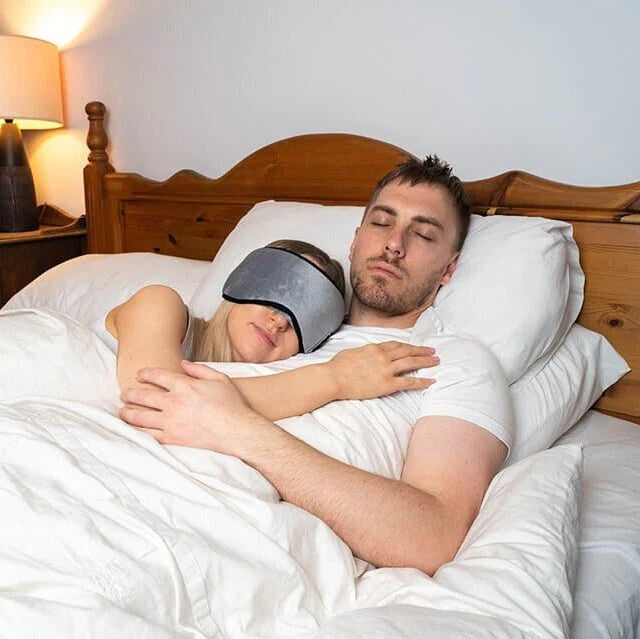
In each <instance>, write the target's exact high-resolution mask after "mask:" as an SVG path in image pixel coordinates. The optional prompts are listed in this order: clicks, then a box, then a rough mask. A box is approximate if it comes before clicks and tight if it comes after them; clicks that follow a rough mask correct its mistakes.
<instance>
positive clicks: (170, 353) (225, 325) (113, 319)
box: [103, 240, 435, 420]
mask: <svg viewBox="0 0 640 639" xmlns="http://www.w3.org/2000/svg"><path fill="white" fill-rule="evenodd" d="M267 248H270V249H279V250H281V251H284V252H286V253H287V254H289V255H290V254H295V255H297V256H299V258H303V261H304V264H303V263H302V262H300V266H301V268H302V269H303V270H304V269H306V270H307V275H310V276H311V277H312V278H313V271H317V270H318V269H320V270H321V271H322V272H323V273H324V275H325V278H320V279H321V280H322V279H326V278H328V279H329V280H330V281H331V282H332V283H333V285H334V287H336V288H337V289H338V290H339V291H340V295H339V296H338V298H339V300H340V305H341V306H340V308H341V309H342V312H341V313H340V314H338V315H336V313H335V311H334V313H333V315H332V316H331V318H328V319H327V318H325V326H323V327H320V333H318V330H316V329H317V328H318V327H316V326H311V327H310V329H309V330H307V331H306V332H303V331H305V329H307V328H308V327H307V326H302V327H301V326H300V325H299V324H300V322H298V321H296V317H295V315H294V316H292V315H291V314H289V313H287V312H284V311H283V310H282V309H281V310H278V309H276V308H274V307H273V306H272V305H269V302H264V301H263V302H261V303H255V304H254V303H247V299H249V298H246V297H245V298H244V299H243V300H242V302H243V303H234V302H231V301H228V300H229V299H235V298H233V297H230V296H228V295H226V294H225V297H227V299H225V300H223V301H222V302H221V303H220V305H219V307H218V309H217V310H216V312H215V313H214V315H213V316H212V318H211V319H210V320H208V321H205V320H203V319H201V318H196V317H193V316H192V315H191V313H190V311H189V309H188V308H187V307H186V306H185V304H184V302H183V301H182V299H181V297H180V295H179V294H178V293H177V292H176V291H174V290H173V289H171V288H169V287H166V286H147V287H145V288H142V289H140V290H139V291H138V292H137V293H135V294H134V295H132V296H131V297H130V298H129V299H128V300H127V301H126V302H124V303H123V304H121V305H119V306H117V307H115V308H114V309H112V310H111V311H110V312H109V313H108V315H107V316H106V318H105V329H106V334H105V335H103V338H104V339H105V341H106V342H107V343H108V344H109V345H110V346H111V348H112V350H114V351H116V350H117V375H118V383H119V385H120V388H121V389H122V390H124V389H125V388H135V387H146V386H148V385H147V384H145V383H141V382H138V381H137V379H136V374H137V371H138V370H139V369H140V368H143V367H149V366H150V367H160V368H165V369H168V370H170V371H173V372H179V373H182V372H183V370H182V367H181V361H182V360H183V359H194V360H196V361H218V362H227V361H240V362H255V363H266V362H271V361H275V360H281V359H286V358H288V357H291V356H293V355H295V354H296V353H298V352H300V351H301V350H304V351H305V352H309V348H308V345H305V344H303V343H302V340H303V339H307V338H308V337H309V334H310V333H313V332H314V331H315V332H316V333H317V334H319V335H321V336H325V337H326V336H328V334H329V333H331V332H335V330H337V329H338V328H339V325H340V322H341V321H342V319H343V315H344V300H343V298H344V288H345V284H344V274H343V271H342V267H341V266H340V264H339V263H338V262H337V261H336V260H332V259H331V258H330V257H329V256H328V255H327V254H326V253H325V252H324V251H322V250H320V249H319V248H317V247H315V246H313V245H312V244H308V243H307V242H300V241H295V240H280V241H278V242H273V243H271V244H269V245H268V247H267ZM254 253H259V251H256V252H254ZM263 253H264V251H263ZM267 253H269V252H267ZM293 261H294V262H295V261H296V260H293ZM298 261H299V260H298ZM309 262H310V263H312V264H313V265H314V268H313V269H311V268H309V266H308V263H309ZM276 265H277V263H276ZM288 265H289V267H290V266H291V264H290V263H289V264H288ZM293 266H294V267H295V264H294V265H293ZM238 268H239V269H240V267H238ZM271 268H272V269H273V268H275V267H274V266H273V265H271ZM280 268H281V269H282V268H284V266H281V267H280ZM236 271H238V269H236ZM236 271H234V273H236ZM232 275H233V274H232ZM258 275H259V276H262V275H263V273H258ZM282 275H283V274H282V273H278V272H276V273H274V274H273V276H274V277H275V278H277V277H278V276H282ZM303 275H304V273H303ZM236 279H237V278H236ZM257 279H258V287H260V286H267V287H268V285H269V281H268V278H266V279H265V278H263V280H261V279H260V277H258V278H257ZM316 279H317V278H316ZM231 280H232V277H231V276H230V278H229V279H228V280H227V284H229V283H230V281H231ZM245 280H246V278H245ZM262 281H264V282H265V284H262ZM253 283H254V284H255V282H253ZM321 283H322V282H320V284H321ZM227 284H225V291H226V290H227ZM303 284H306V282H303ZM297 285H298V289H296V288H295V286H296V280H294V282H293V285H292V286H290V287H289V288H290V289H291V290H290V291H289V293H290V294H291V295H294V296H295V295H299V296H305V294H306V295H307V298H305V300H306V303H305V306H304V310H303V311H302V312H303V314H304V312H305V311H307V312H310V314H309V317H312V318H313V317H317V316H320V315H322V313H323V312H325V310H326V307H327V305H328V304H327V303H328V300H327V296H330V295H331V291H330V290H327V289H326V288H325V289H322V288H321V289H320V291H323V293H322V294H321V295H316V296H315V297H314V296H313V295H310V296H309V295H308V293H309V292H308V291H306V290H303V289H304V286H303V285H302V284H300V283H298V284H297ZM254 288H255V287H254ZM280 288H282V287H280ZM236 290H237V287H236V288H234V287H233V286H231V287H230V288H229V291H230V292H231V293H235V292H236ZM334 294H335V293H334ZM257 297H258V298H260V296H259V295H258V296H257ZM252 299H255V297H254V298H252ZM263 299H264V298H263ZM314 305H315V307H314ZM298 319H300V318H298ZM327 321H330V322H332V324H331V325H330V326H329V327H328V328H327V326H326V322H327ZM308 323H309V320H308V319H307V324H308ZM323 330H324V332H322V331H323ZM316 342H317V338H316V341H315V342H314V341H313V339H311V342H310V343H311V345H312V346H313V345H315V343H316ZM432 355H433V350H432V349H428V348H423V347H416V346H411V345H408V344H400V343H397V342H388V343H385V344H382V345H368V346H364V347H360V348H355V349H349V350H346V351H343V352H342V353H339V354H338V355H336V356H335V357H334V358H333V359H332V360H330V361H329V362H326V363H323V364H314V365H309V366H303V367H300V368H298V369H295V370H292V371H287V372H284V373H279V374H276V375H269V376H263V377H251V378H234V379H233V383H234V384H235V385H236V387H237V388H238V389H239V390H240V392H241V393H242V395H243V396H244V397H245V399H246V400H247V402H248V403H249V404H250V405H251V407H252V408H253V409H254V410H256V411H257V412H259V413H261V414H263V415H264V416H265V417H267V418H269V419H271V420H277V419H282V418H284V417H291V416H293V415H300V414H302V413H305V412H308V411H311V410H313V409H315V408H318V407H319V406H322V405H324V404H326V403H328V402H330V401H333V400H336V399H366V398H370V397H379V396H382V395H387V394H390V393H394V392H397V391H399V390H409V389H417V388H427V387H428V386H429V385H430V384H432V383H433V380H425V379H420V378H417V377H407V376H401V375H402V373H406V372H409V371H411V370H416V369H418V368H424V367H427V366H432V365H434V363H435V361H434V360H433V358H432V357H431V356H432Z"/></svg>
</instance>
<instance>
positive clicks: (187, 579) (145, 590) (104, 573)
mask: <svg viewBox="0 0 640 639" xmlns="http://www.w3.org/2000/svg"><path fill="white" fill-rule="evenodd" d="M117 404H118V402H117V386H116V384H115V357H114V356H113V354H112V353H111V352H110V351H109V350H108V349H107V348H106V346H104V345H103V344H102V343H101V342H100V340H99V338H98V337H97V336H95V335H94V334H93V333H91V332H90V331H88V330H87V329H85V328H84V327H82V326H81V325H80V324H78V323H77V322H75V321H74V320H71V319H70V318H68V317H66V316H64V315H61V314H58V313H49V312H46V311H29V310H23V311H5V312H0V495H1V497H0V499H1V501H0V508H1V509H0V513H1V514H0V636H2V637H33V636H46V637H65V638H68V637H89V636H90V637H95V638H100V637H122V638H124V639H127V638H129V637H131V638H134V637H135V638H136V639H138V638H143V637H150V638H151V637H153V638H154V639H156V638H161V637H172V638H176V637H232V638H235V637H269V638H279V637H283V638H285V637H296V638H306V637H323V638H325V637H332V638H333V637H345V638H347V637H349V638H353V637H362V638H363V639H364V638H365V637H367V638H370V637H390V636H393V637H407V638H408V637H455V636H471V635H473V636H474V637H562V636H567V633H568V628H569V624H570V620H571V612H572V600H571V588H572V585H573V579H574V576H575V569H576V557H577V553H576V543H577V518H578V513H577V503H578V495H579V490H580V473H581V465H582V451H581V448H580V447H579V446H575V445H572V446H564V447H560V448H556V449H553V450H549V451H545V452H544V453H540V454H538V455H534V456H532V457H530V458H527V459H525V460H523V461H522V462H519V463H518V464H515V465H514V466H511V467H509V468H507V469H506V470H504V471H502V472H501V473H500V474H499V475H498V476H497V477H496V478H495V479H494V482H493V483H492V485H491V487H490V488H489V490H488V492H487V495H486V496H485V500H484V502H483V506H482V509H481V512H480V514H479V516H478V518H477V519H476V521H475V523H474V525H473V526H472V528H471V530H470V532H469V535H468V536H467V538H466V539H465V541H464V542H463V545H462V547H461V549H460V551H459V552H458V555H457V556H456V558H455V560H454V561H453V562H451V563H449V564H446V565H445V566H443V567H442V568H441V569H440V570H439V571H438V572H437V573H436V575H435V576H434V578H429V577H427V576H426V575H424V574H423V573H421V572H420V571H418V570H414V569H408V568H404V569H391V568H380V569H376V568H374V567H373V566H368V565H367V564H366V563H365V562H362V561H361V560H359V559H355V558H354V557H353V555H352V554H351V552H350V550H349V548H348V547H347V546H346V545H345V544H344V542H342V540H341V539H340V538H339V537H337V536H336V535H335V534H334V532H333V531H332V530H331V529H330V528H329V527H328V526H327V525H326V524H324V522H323V521H321V520H320V519H318V518H317V517H315V516H313V515H311V514H310V513H307V512H306V511H304V510H302V509H300V508H298V507H296V506H294V505H292V504H289V503H286V502H282V501H280V500H279V496H278V493H277V491H276V490H275V489H274V487H273V486H272V485H271V484H270V483H269V482H268V481H267V480H266V479H265V478H264V477H263V476H262V475H260V473H258V472H257V471H255V470H254V469H253V468H251V467H249V466H247V465H246V464H244V463H243V462H241V461H240V460H238V459H236V458H234V457H229V456H225V455H221V454H218V453H215V452H211V451H203V450H197V449H188V448H180V447H163V446H160V445H159V444H158V443H157V442H155V440H153V439H152V438H151V437H150V436H148V435H147V434H144V433H141V432H138V431H137V430H135V429H132V428H130V427H129V426H127V425H126V424H125V423H123V422H122V421H121V420H119V419H118V418H117V417H115V416H114V414H115V410H116V407H117ZM311 418H313V419H317V421H318V425H319V427H321V426H322V415H321V414H320V413H318V415H316V414H313V415H312V416H311ZM333 428H335V424H333ZM365 448H366V446H365ZM365 455H366V451H365Z"/></svg>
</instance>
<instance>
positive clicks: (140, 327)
mask: <svg viewBox="0 0 640 639" xmlns="http://www.w3.org/2000/svg"><path fill="white" fill-rule="evenodd" d="M105 325H106V327H107V330H109V332H110V333H111V334H112V335H113V336H114V337H115V338H116V339H117V340H118V359H117V376H118V384H119V386H120V390H124V389H125V388H145V387H146V388H148V387H149V384H146V383H143V382H138V381H137V380H136V374H137V372H138V370H140V369H141V368H144V367H145V366H153V367H161V368H166V369H168V370H171V371H174V372H182V369H181V368H180V360H181V359H182V349H181V343H182V340H183V338H184V333H185V331H186V329H187V311H186V307H185V305H184V302H183V301H182V298H181V297H180V295H178V293H176V291H174V290H173V289H172V288H169V287H168V286H145V287H144V288H142V289H140V290H139V291H138V292H136V293H135V294H134V295H132V296H131V297H130V298H129V299H128V300H127V301H126V302H124V304H121V305H120V306H116V307H115V308H114V309H112V310H111V311H110V312H109V314H108V315H107V317H106V319H105Z"/></svg>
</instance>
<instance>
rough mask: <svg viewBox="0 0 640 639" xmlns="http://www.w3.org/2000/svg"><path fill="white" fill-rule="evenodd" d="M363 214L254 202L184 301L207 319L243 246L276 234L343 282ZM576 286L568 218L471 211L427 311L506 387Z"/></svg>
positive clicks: (555, 339)
mask: <svg viewBox="0 0 640 639" xmlns="http://www.w3.org/2000/svg"><path fill="white" fill-rule="evenodd" d="M363 211H364V207H356V206H323V205H320V204H309V203H299V202H274V201H268V202H261V203H259V204H256V206H254V207H253V208H252V209H251V210H250V211H249V212H248V213H247V214H246V215H245V216H244V217H243V218H242V219H241V220H240V222H239V223H238V225H237V226H236V228H235V229H234V230H233V231H232V232H231V234H230V235H229V236H228V237H227V238H226V240H225V241H224V243H223V245H222V247H221V248H220V250H219V252H218V254H217V255H216V256H215V258H214V260H213V262H212V264H211V268H210V269H209V271H208V273H207V275H206V276H205V277H204V278H203V280H202V281H201V282H200V285H199V286H198V288H197V289H196V291H195V293H194V295H193V297H192V298H191V301H190V306H191V307H192V308H193V309H194V311H195V312H196V314H197V315H200V316H202V317H209V316H210V315H211V314H212V313H213V311H214V310H215V308H216V307H217V305H218V303H219V302H220V297H221V293H222V286H223V284H224V281H225V279H226V278H227V276H228V275H229V273H230V272H231V271H232V270H233V269H234V268H235V267H236V266H237V265H238V264H239V263H240V261H241V260H242V259H243V258H244V257H245V256H246V255H247V254H248V253H249V252H250V251H252V250H254V249H256V248H258V247H260V246H264V245H265V244H267V243H269V242H271V241H273V240H277V239H284V238H288V239H296V240H306V241H308V242H312V243H313V244H315V245H317V246H318V247H320V248H321V249H323V250H324V251H326V252H327V253H328V254H329V255H330V256H331V257H333V258H336V259H337V260H339V261H340V263H341V264H342V266H343V268H344V269H345V273H346V274H347V280H348V279H349V278H348V273H349V260H348V253H349V245H350V243H351V240H352V238H353V234H354V232H355V229H356V227H357V226H358V225H359V224H360V220H361V219H362V214H363ZM583 288H584V275H583V273H582V270H581V268H580V263H579V256H578V247H577V245H576V244H575V242H574V241H573V238H572V227H571V225H570V224H568V223H566V222H561V221H556V220H547V219H544V218H531V217H519V216H502V215H498V216H495V217H489V218H483V217H482V216H479V215H473V216H472V220H471V224H470V228H469V234H468V236H467V240H466V242H465V246H464V248H463V251H462V256H461V259H460V263H459V266H458V270H457V272H456V273H455V275H454V277H453V280H452V282H451V284H449V285H448V286H445V287H443V288H442V289H441V290H440V292H439V293H438V295H437V296H436V299H435V302H434V310H435V311H436V313H437V314H438V315H439V316H440V318H441V319H442V320H443V321H444V323H445V325H446V326H447V328H449V327H450V326H451V327H453V328H454V329H458V330H459V331H460V332H462V333H465V334H467V335H471V336H472V337H474V338H476V339H477V340H478V341H480V342H482V343H483V344H485V345H487V346H488V347H489V348H490V349H491V350H492V351H493V353H494V355H495V356H496V357H497V358H498V361H499V362H500V364H501V365H502V367H503V369H504V371H505V374H506V376H507V380H508V381H509V383H511V382H513V381H515V380H516V379H518V378H519V377H520V375H522V373H524V371H525V370H527V369H528V368H529V367H530V366H531V365H532V364H533V363H534V362H536V361H537V360H540V359H541V358H546V359H548V358H549V357H550V356H551V354H552V353H553V351H554V350H555V348H556V347H557V346H558V345H559V344H560V342H561V341H562V339H563V338H564V336H565V335H566V333H567V331H568V330H569V328H570V326H571V324H573V322H574V321H575V320H576V318H577V316H578V313H579V312H580V308H581V307H582V300H583ZM347 289H348V293H349V294H350V291H351V289H350V286H347ZM545 361H546V360H544V359H543V360H542V361H541V365H542V364H544V362H545Z"/></svg>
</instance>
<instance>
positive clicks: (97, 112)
mask: <svg viewBox="0 0 640 639" xmlns="http://www.w3.org/2000/svg"><path fill="white" fill-rule="evenodd" d="M84 110H85V113H86V114H87V115H88V116H89V133H88V134H87V146H88V147H89V149H91V152H90V153H89V158H88V160H89V164H87V166H85V167H84V184H85V192H84V193H85V195H84V197H85V209H86V218H87V252H88V253H96V252H98V251H100V250H101V248H100V247H103V246H104V245H105V242H106V237H107V236H108V235H109V234H108V232H107V229H105V228H104V223H105V220H106V219H107V218H106V215H105V211H103V210H102V206H103V202H104V193H103V179H104V176H105V175H107V174H108V173H113V172H114V168H113V167H112V166H111V164H109V156H108V155H107V151H106V149H107V144H108V140H107V134H106V132H105V130H104V116H105V113H106V111H107V109H106V107H105V106H104V104H102V102H89V103H88V104H87V105H86V106H85V108H84Z"/></svg>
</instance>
